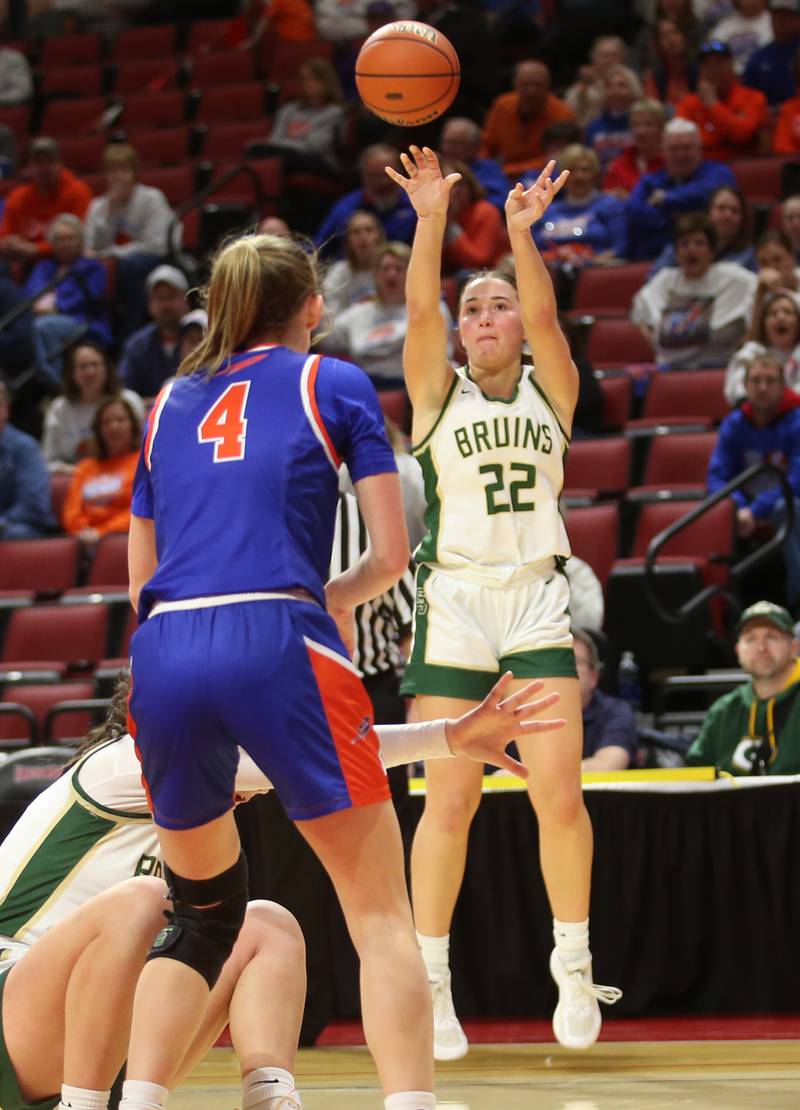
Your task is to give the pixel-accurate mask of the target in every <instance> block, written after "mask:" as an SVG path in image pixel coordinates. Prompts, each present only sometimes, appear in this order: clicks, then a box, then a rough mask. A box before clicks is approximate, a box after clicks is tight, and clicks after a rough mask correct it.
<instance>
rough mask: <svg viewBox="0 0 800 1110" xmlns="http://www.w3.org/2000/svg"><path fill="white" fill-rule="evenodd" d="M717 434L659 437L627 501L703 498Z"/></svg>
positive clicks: (652, 445)
mask: <svg viewBox="0 0 800 1110" xmlns="http://www.w3.org/2000/svg"><path fill="white" fill-rule="evenodd" d="M716 442H717V435H716V432H686V433H683V434H681V433H677V434H676V433H674V432H673V433H672V434H668V435H657V436H655V437H654V438H653V440H652V442H651V445H650V451H649V453H648V456H647V464H646V466H645V471H644V477H643V480H642V484H641V485H640V486H633V487H632V488H631V489H629V490H628V492H627V494H626V497H627V499H628V500H633V501H636V500H652V499H654V498H656V497H658V498H663V499H666V498H672V499H678V500H679V499H681V498H686V497H691V498H698V499H702V498H703V497H704V496H705V492H706V477H707V475H708V464H709V461H710V459H711V453H712V452H713V450H714V445H715V444H716Z"/></svg>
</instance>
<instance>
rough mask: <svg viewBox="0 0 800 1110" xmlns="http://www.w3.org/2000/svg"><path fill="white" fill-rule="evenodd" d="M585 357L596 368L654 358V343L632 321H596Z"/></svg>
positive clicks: (648, 361)
mask: <svg viewBox="0 0 800 1110" xmlns="http://www.w3.org/2000/svg"><path fill="white" fill-rule="evenodd" d="M586 357H587V359H588V360H589V362H590V363H591V364H592V366H594V367H595V368H596V369H603V368H607V367H612V366H630V365H635V364H638V363H651V362H654V361H655V357H656V356H655V352H654V350H653V347H652V345H651V344H650V343H649V342H648V340H647V339H645V337H644V335H643V334H642V333H641V331H639V329H638V328H637V326H636V325H635V324H632V323H631V322H630V320H621V319H614V318H612V319H608V320H595V322H594V324H593V325H592V330H591V332H590V334H589V342H588V344H587V346H586Z"/></svg>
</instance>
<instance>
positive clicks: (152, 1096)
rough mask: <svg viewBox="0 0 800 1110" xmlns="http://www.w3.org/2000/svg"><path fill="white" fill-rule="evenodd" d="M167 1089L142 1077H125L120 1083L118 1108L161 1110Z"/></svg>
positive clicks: (124, 1109)
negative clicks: (120, 1091) (120, 1093)
mask: <svg viewBox="0 0 800 1110" xmlns="http://www.w3.org/2000/svg"><path fill="white" fill-rule="evenodd" d="M168 1095H169V1091H168V1090H167V1088H166V1087H161V1086H159V1084H158V1083H148V1082H146V1081H145V1080H144V1079H126V1080H125V1082H124V1083H123V1084H122V1100H121V1102H120V1104H119V1110H163V1108H164V1107H165V1106H166V1105H167V1096H168Z"/></svg>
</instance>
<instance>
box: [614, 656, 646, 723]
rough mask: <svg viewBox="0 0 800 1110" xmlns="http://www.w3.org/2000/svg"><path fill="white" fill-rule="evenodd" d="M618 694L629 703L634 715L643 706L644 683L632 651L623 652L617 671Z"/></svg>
mask: <svg viewBox="0 0 800 1110" xmlns="http://www.w3.org/2000/svg"><path fill="white" fill-rule="evenodd" d="M617 694H618V696H619V697H621V698H622V699H623V700H624V701H626V702H628V704H629V705H630V707H631V709H632V710H633V711H634V713H637V712H638V711H639V707H640V706H641V704H642V683H641V678H640V675H639V665H638V664H637V662H636V660H635V658H634V655H633V652H632V651H623V653H622V657H621V658H620V661H619V668H618V669H617Z"/></svg>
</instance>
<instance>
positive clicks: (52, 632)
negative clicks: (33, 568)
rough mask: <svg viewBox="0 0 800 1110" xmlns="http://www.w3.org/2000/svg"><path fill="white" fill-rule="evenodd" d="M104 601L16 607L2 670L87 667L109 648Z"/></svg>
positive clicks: (0, 657) (0, 663) (1, 660)
mask: <svg viewBox="0 0 800 1110" xmlns="http://www.w3.org/2000/svg"><path fill="white" fill-rule="evenodd" d="M107 632H108V610H107V608H106V606H105V605H89V604H87V605H69V606H67V605H31V606H30V607H28V608H25V609H15V610H14V611H13V612H12V614H11V616H10V618H9V621H8V627H7V629H6V635H5V639H4V642H3V649H2V654H0V670H2V671H4V672H7V671H9V670H15V671H27V670H34V671H39V670H54V671H57V672H60V673H63V671H64V670H65V669H67V668H70V667H71V668H73V669H77V668H81V669H83V668H85V667H86V666H89V665H91V664H93V663H96V662H97V661H98V660H100V659H102V658H103V657H104V656H105V654H106V650H107V645H106V638H107Z"/></svg>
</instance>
